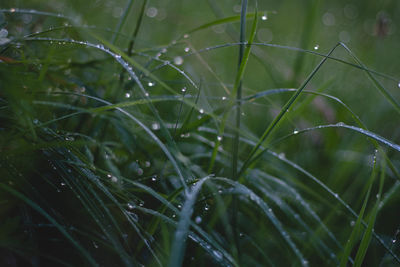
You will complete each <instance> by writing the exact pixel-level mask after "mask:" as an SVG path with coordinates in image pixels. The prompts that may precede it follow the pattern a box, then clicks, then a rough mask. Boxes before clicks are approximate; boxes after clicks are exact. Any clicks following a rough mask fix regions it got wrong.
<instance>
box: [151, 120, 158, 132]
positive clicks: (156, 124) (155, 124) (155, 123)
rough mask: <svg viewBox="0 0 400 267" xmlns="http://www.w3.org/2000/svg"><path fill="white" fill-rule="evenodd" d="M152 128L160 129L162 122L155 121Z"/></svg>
mask: <svg viewBox="0 0 400 267" xmlns="http://www.w3.org/2000/svg"><path fill="white" fill-rule="evenodd" d="M151 129H153V130H155V131H156V130H160V124H159V123H158V122H154V123H153V124H152V125H151Z"/></svg>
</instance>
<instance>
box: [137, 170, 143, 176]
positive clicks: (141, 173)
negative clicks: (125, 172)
mask: <svg viewBox="0 0 400 267" xmlns="http://www.w3.org/2000/svg"><path fill="white" fill-rule="evenodd" d="M137 174H138V175H139V176H140V175H143V169H142V168H139V169H138V170H137Z"/></svg>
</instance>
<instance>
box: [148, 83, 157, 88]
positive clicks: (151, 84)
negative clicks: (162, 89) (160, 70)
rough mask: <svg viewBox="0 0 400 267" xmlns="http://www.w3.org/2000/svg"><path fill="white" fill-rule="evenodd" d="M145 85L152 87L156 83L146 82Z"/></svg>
mask: <svg viewBox="0 0 400 267" xmlns="http://www.w3.org/2000/svg"><path fill="white" fill-rule="evenodd" d="M147 85H148V86H150V87H153V86H154V85H156V84H155V83H154V82H148V83H147Z"/></svg>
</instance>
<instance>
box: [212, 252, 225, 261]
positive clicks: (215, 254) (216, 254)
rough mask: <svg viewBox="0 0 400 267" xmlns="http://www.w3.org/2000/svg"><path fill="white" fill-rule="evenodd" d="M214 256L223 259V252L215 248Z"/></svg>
mask: <svg viewBox="0 0 400 267" xmlns="http://www.w3.org/2000/svg"><path fill="white" fill-rule="evenodd" d="M213 254H214V256H215V257H216V258H217V260H222V258H223V255H222V253H221V252H219V251H218V250H214V251H213Z"/></svg>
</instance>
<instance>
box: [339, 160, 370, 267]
mask: <svg viewBox="0 0 400 267" xmlns="http://www.w3.org/2000/svg"><path fill="white" fill-rule="evenodd" d="M376 173H377V168H376V155H375V156H374V162H373V170H372V173H371V177H370V179H369V181H368V184H369V185H368V191H367V194H366V195H365V198H364V203H363V205H362V207H361V210H360V213H359V214H358V217H357V221H356V223H355V225H354V228H353V231H352V232H351V235H350V237H349V239H348V240H347V243H346V246H345V248H344V250H343V255H342V258H341V261H340V267H346V266H347V261H348V259H349V257H350V254H351V251H352V249H353V247H354V245H355V243H356V242H357V240H358V239H359V237H360V234H361V231H362V224H361V221H362V219H363V217H364V212H365V209H366V208H367V203H368V199H369V196H370V194H371V189H372V185H373V182H374V180H375V176H376Z"/></svg>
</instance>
